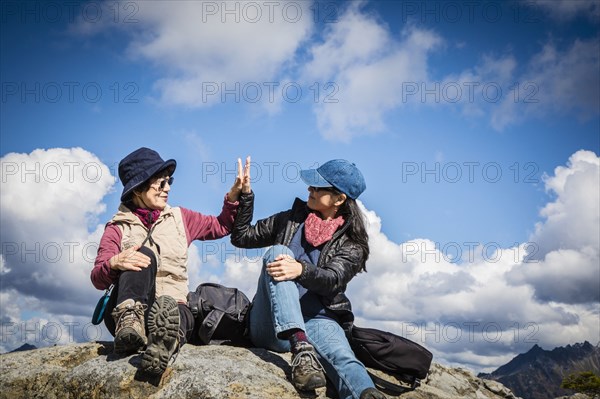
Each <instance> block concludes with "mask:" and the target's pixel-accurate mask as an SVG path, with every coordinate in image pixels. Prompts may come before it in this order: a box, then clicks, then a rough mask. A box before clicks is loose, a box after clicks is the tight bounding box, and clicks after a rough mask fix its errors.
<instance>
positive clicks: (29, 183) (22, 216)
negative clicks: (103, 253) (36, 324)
mask: <svg viewBox="0 0 600 399" xmlns="http://www.w3.org/2000/svg"><path fill="white" fill-rule="evenodd" d="M0 162H1V165H2V191H1V193H0V220H1V224H0V229H1V233H2V234H1V236H2V258H3V266H2V270H3V272H2V290H3V292H6V291H5V290H8V292H17V293H19V294H20V295H22V296H24V297H32V298H36V299H37V300H39V301H40V302H39V303H38V304H37V305H36V306H35V307H33V308H28V307H27V306H26V305H21V304H19V308H20V309H21V310H22V311H27V310H28V309H35V310H36V311H39V312H49V313H54V314H63V315H65V314H71V315H77V316H79V315H87V313H89V312H90V308H92V309H93V305H95V300H96V299H97V293H96V292H95V290H94V289H93V288H92V287H91V283H90V271H91V269H92V264H93V260H94V258H95V256H96V250H97V245H98V242H99V241H100V236H101V234H102V231H103V227H104V226H103V225H102V224H98V220H97V217H98V215H99V214H101V213H102V212H104V210H105V204H104V203H103V202H102V199H103V197H104V196H105V195H106V194H107V193H109V192H110V191H111V189H112V186H113V184H114V182H115V178H114V177H113V176H111V174H110V171H109V169H108V167H107V166H106V165H104V164H103V163H102V162H101V161H100V160H99V159H98V158H97V157H96V156H95V155H93V154H91V153H89V152H88V151H85V150H83V149H81V148H72V149H64V148H53V149H48V150H42V149H38V150H35V151H33V152H31V153H29V154H21V153H9V154H6V155H4V156H3V157H2V158H1V160H0ZM11 290H12V291H11ZM4 306H8V305H7V304H6V303H5V302H4V301H3V303H2V307H3V315H4ZM90 316H91V315H90Z"/></svg>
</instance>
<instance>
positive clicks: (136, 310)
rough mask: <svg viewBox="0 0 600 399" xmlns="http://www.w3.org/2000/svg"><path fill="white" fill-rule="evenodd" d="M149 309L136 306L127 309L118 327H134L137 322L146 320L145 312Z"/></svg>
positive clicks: (118, 322) (145, 306)
mask: <svg viewBox="0 0 600 399" xmlns="http://www.w3.org/2000/svg"><path fill="white" fill-rule="evenodd" d="M146 309H148V305H134V306H131V307H127V309H125V311H124V312H123V313H122V314H121V316H120V317H119V320H118V321H117V325H120V326H121V328H124V327H132V326H133V325H134V324H135V322H136V321H138V322H141V320H143V319H144V312H145V311H146Z"/></svg>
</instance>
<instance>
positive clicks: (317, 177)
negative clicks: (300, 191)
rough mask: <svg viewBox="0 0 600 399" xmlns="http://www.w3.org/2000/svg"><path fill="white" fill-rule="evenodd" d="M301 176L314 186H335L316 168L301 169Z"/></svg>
mask: <svg viewBox="0 0 600 399" xmlns="http://www.w3.org/2000/svg"><path fill="white" fill-rule="evenodd" d="M300 178H301V179H302V181H303V182H304V183H306V184H307V185H309V186H313V187H333V185H331V183H329V182H328V181H327V180H325V178H323V176H321V174H319V172H317V170H316V169H306V170H301V171H300Z"/></svg>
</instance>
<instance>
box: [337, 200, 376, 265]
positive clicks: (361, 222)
mask: <svg viewBox="0 0 600 399" xmlns="http://www.w3.org/2000/svg"><path fill="white" fill-rule="evenodd" d="M338 215H342V216H343V217H344V219H345V220H347V221H348V222H347V223H349V224H350V225H349V226H348V229H347V230H346V234H347V235H348V238H349V239H350V240H351V241H353V242H354V243H356V244H357V245H358V246H359V247H360V248H361V249H362V251H363V254H364V259H363V262H364V263H363V265H362V270H364V271H367V267H366V266H365V263H366V262H367V259H368V258H369V252H370V251H369V235H368V234H367V229H366V227H365V222H366V220H365V216H364V215H363V213H362V212H361V210H360V208H359V207H358V204H357V203H356V200H353V199H352V198H348V197H346V201H344V203H343V204H342V205H341V206H340V209H339V210H338ZM362 270H361V271H362Z"/></svg>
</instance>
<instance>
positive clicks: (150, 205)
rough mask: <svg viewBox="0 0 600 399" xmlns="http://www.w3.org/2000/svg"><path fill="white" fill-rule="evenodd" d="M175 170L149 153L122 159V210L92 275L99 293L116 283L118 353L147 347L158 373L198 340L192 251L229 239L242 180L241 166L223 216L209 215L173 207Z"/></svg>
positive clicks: (148, 361) (109, 312)
mask: <svg viewBox="0 0 600 399" xmlns="http://www.w3.org/2000/svg"><path fill="white" fill-rule="evenodd" d="M176 166H177V163H176V162H175V160H173V159H169V160H167V161H164V160H163V159H162V158H161V157H160V155H159V154H158V153H157V152H156V151H154V150H151V149H149V148H144V147H142V148H139V149H137V150H135V151H134V152H132V153H131V154H129V155H127V156H126V157H125V158H123V159H122V160H121V162H120V163H119V178H120V179H121V182H122V183H123V192H122V194H121V205H120V206H119V210H118V212H117V213H116V214H115V215H114V216H113V218H112V219H111V220H110V221H109V222H108V223H107V225H106V228H105V230H104V234H103V235H102V238H101V240H100V245H99V247H98V255H97V257H96V261H95V263H94V268H93V270H92V273H91V279H92V282H93V284H94V286H95V287H96V288H97V289H100V290H104V289H107V288H108V287H110V286H111V285H114V288H113V289H112V293H111V296H110V299H109V302H108V305H107V309H106V312H105V314H104V323H105V325H106V327H107V329H108V330H109V331H110V333H111V334H112V335H113V336H114V337H115V352H116V353H119V354H130V353H136V352H139V351H142V350H144V348H146V349H145V352H144V354H143V356H142V362H141V368H142V370H143V371H145V372H147V373H150V374H155V375H160V374H162V373H163V372H164V371H165V369H166V368H167V365H168V364H169V361H170V360H171V358H173V356H174V355H175V354H176V352H177V351H178V349H179V348H180V347H181V345H183V344H184V343H185V342H189V341H190V339H191V338H192V330H193V328H194V317H193V315H192V312H191V310H190V309H189V308H188V306H187V305H186V304H187V301H186V296H187V293H188V291H189V290H188V273H187V260H188V258H187V250H188V247H189V245H190V244H191V242H192V241H194V240H214V239H218V238H221V237H224V236H226V235H228V234H229V233H230V231H231V228H232V225H233V220H234V218H235V214H236V212H237V208H238V202H237V201H238V198H239V194H240V192H241V188H242V180H243V174H244V172H242V170H241V161H240V160H238V176H237V178H236V181H235V183H234V184H233V186H232V187H231V190H230V191H229V192H228V193H227V194H226V196H225V199H224V201H223V208H222V210H221V214H220V215H219V216H208V215H203V214H201V213H198V212H194V211H191V210H189V209H186V208H180V207H170V206H169V205H168V204H167V201H168V197H169V192H170V191H171V186H172V184H173V182H174V178H173V173H174V172H175V168H176ZM245 173H246V176H249V175H248V170H246V172H245ZM247 178H248V179H249V177H247Z"/></svg>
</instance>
